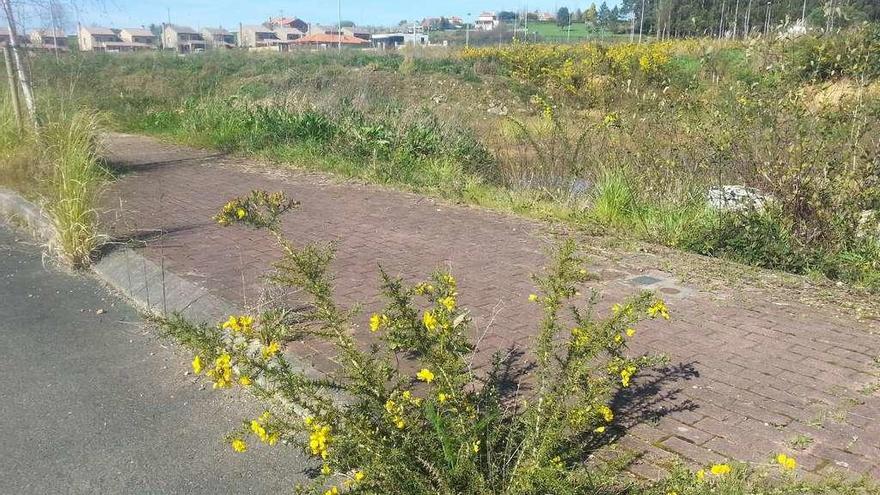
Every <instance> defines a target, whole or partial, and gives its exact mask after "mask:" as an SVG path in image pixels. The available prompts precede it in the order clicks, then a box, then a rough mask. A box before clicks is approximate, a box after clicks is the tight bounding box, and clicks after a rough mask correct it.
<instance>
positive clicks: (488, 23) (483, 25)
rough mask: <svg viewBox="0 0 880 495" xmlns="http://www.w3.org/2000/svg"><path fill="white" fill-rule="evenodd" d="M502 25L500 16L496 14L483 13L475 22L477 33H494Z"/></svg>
mask: <svg viewBox="0 0 880 495" xmlns="http://www.w3.org/2000/svg"><path fill="white" fill-rule="evenodd" d="M500 24H501V21H500V20H499V19H498V14H496V13H495V12H483V13H482V14H480V16H479V17H477V20H476V21H474V29H476V30H477V31H492V30H494V29H495V28H497V27H498V26H499V25H500Z"/></svg>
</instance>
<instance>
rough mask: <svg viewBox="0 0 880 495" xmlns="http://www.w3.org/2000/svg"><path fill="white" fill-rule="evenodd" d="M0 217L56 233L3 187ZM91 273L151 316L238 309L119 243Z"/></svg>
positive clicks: (208, 318)
mask: <svg viewBox="0 0 880 495" xmlns="http://www.w3.org/2000/svg"><path fill="white" fill-rule="evenodd" d="M0 217H4V218H7V219H10V220H12V221H13V222H14V223H16V224H23V226H24V227H26V228H27V229H28V230H29V231H31V232H32V233H33V235H34V236H35V237H37V238H39V239H41V240H43V241H50V240H51V239H52V238H53V237H54V236H55V229H54V228H53V226H52V223H51V221H50V220H49V218H48V217H47V216H46V215H45V213H44V212H43V210H42V209H41V208H40V207H39V206H37V205H35V204H34V203H32V202H30V201H28V200H27V199H25V198H23V197H21V196H20V195H19V194H17V193H15V192H13V191H10V190H8V189H3V188H0ZM92 272H93V273H94V274H95V275H96V276H97V278H98V279H99V280H101V281H102V282H104V283H105V284H106V285H108V286H110V287H111V288H113V289H114V290H116V291H117V292H119V293H120V294H122V295H124V296H125V297H126V298H128V299H129V300H130V301H131V302H132V303H133V304H134V305H135V306H136V307H137V308H138V309H140V310H142V311H144V312H146V313H150V314H153V315H157V316H164V315H168V314H171V313H174V312H178V313H180V314H182V315H183V316H185V317H186V318H187V319H189V320H191V321H195V322H203V323H209V324H215V323H216V322H218V321H222V320H224V319H225V318H226V317H227V316H228V315H230V314H233V313H236V312H237V311H236V306H235V305H234V304H232V303H230V302H229V301H227V300H225V299H222V298H220V297H217V296H215V295H213V294H211V293H210V292H208V290H207V289H206V288H204V287H201V286H199V285H196V284H194V283H192V282H190V281H188V280H185V279H184V278H182V277H180V276H178V275H176V274H174V273H172V272H168V271H166V270H164V269H163V267H162V266H160V265H158V264H156V263H155V262H153V261H151V260H149V259H147V258H146V257H145V256H143V255H141V254H140V253H138V252H137V250H135V249H132V248H131V247H129V246H125V245H120V246H119V247H117V248H115V249H113V250H111V251H110V252H108V253H107V254H105V255H104V256H102V257H101V258H100V259H99V260H98V261H97V262H96V263H95V264H93V265H92Z"/></svg>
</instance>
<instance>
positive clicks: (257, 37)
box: [238, 24, 290, 51]
mask: <svg viewBox="0 0 880 495" xmlns="http://www.w3.org/2000/svg"><path fill="white" fill-rule="evenodd" d="M238 42H239V46H241V47H242V48H248V49H251V50H277V51H286V50H287V49H288V48H289V46H290V41H288V40H282V39H281V38H280V37H278V33H277V32H275V28H272V27H268V26H266V25H264V24H254V25H250V26H249V25H243V26H241V32H240V33H239V40H238Z"/></svg>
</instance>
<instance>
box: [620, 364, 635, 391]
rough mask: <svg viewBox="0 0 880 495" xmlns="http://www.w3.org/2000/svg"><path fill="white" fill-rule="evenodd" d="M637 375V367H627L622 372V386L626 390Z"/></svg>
mask: <svg viewBox="0 0 880 495" xmlns="http://www.w3.org/2000/svg"><path fill="white" fill-rule="evenodd" d="M633 373H635V367H633V366H627V367H626V368H624V369H623V370H621V371H620V384H621V385H623V387H624V388H626V387H629V381H630V379H631V378H632V376H633Z"/></svg>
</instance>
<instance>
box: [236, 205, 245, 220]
mask: <svg viewBox="0 0 880 495" xmlns="http://www.w3.org/2000/svg"><path fill="white" fill-rule="evenodd" d="M235 216H236V217H238V219H239V220H241V219H242V218H244V217H246V216H247V211H246V210H245V209H244V208H239V209H237V210H235Z"/></svg>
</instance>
